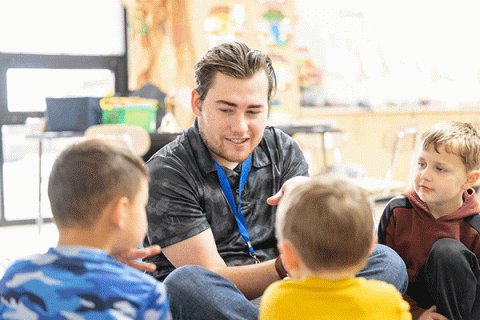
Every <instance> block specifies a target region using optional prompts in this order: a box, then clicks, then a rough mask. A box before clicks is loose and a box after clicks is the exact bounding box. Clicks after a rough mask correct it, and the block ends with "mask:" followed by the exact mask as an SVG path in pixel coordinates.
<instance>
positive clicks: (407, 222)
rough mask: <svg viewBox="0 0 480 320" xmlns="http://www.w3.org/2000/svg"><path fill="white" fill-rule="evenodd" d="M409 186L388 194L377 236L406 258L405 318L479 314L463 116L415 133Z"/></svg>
mask: <svg viewBox="0 0 480 320" xmlns="http://www.w3.org/2000/svg"><path fill="white" fill-rule="evenodd" d="M422 139H423V146H422V150H421V152H420V154H419V157H418V162H417V167H416V171H415V179H414V190H412V191H409V192H406V193H404V194H402V195H401V196H399V197H396V198H394V199H392V200H391V201H390V202H389V203H388V204H387V206H386V207H385V209H384V211H383V214H382V217H381V219H380V223H379V227H378V242H379V243H382V244H385V245H387V246H389V247H391V248H392V249H394V250H395V251H396V252H397V253H398V254H399V255H400V256H401V257H402V259H403V260H404V261H405V264H406V265H407V271H408V278H409V284H408V289H407V293H406V294H405V300H407V301H408V302H409V303H410V307H411V308H410V311H411V312H412V315H413V319H422V320H424V319H440V320H444V319H450V320H458V319H465V320H466V319H480V281H479V279H480V268H479V257H480V233H479V229H480V227H479V225H480V221H479V220H480V216H479V212H480V207H479V203H478V202H477V197H476V195H475V191H474V190H473V189H472V186H473V185H474V184H475V183H476V182H477V180H478V178H479V175H480V173H479V171H478V169H479V167H480V135H479V134H478V133H477V131H476V130H475V129H474V128H473V127H472V126H471V125H470V124H467V123H461V122H448V123H439V124H436V125H435V126H433V127H432V128H430V129H429V130H428V131H427V132H425V133H424V134H423V136H422Z"/></svg>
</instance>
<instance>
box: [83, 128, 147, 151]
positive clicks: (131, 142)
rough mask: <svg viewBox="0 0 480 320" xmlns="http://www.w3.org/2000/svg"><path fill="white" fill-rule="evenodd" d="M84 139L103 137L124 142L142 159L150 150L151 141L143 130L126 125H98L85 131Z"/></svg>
mask: <svg viewBox="0 0 480 320" xmlns="http://www.w3.org/2000/svg"><path fill="white" fill-rule="evenodd" d="M85 137H86V138H87V139H89V138H98V137H105V138H109V139H116V140H121V141H124V142H125V143H126V144H127V145H128V146H129V147H130V149H132V151H133V152H134V153H135V154H136V155H138V156H139V157H142V156H143V155H145V154H146V153H147V152H148V150H149V149H150V145H151V139H150V135H149V134H148V132H147V131H145V129H143V128H142V127H138V126H132V125H126V124H98V125H94V126H91V127H88V128H87V130H85Z"/></svg>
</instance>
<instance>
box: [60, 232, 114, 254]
mask: <svg viewBox="0 0 480 320" xmlns="http://www.w3.org/2000/svg"><path fill="white" fill-rule="evenodd" d="M57 245H58V246H82V247H92V248H98V249H101V250H103V251H106V252H107V253H109V254H111V253H112V252H111V251H112V248H111V247H110V245H109V244H108V241H107V240H106V239H104V237H103V236H102V235H101V234H95V232H90V231H86V230H85V229H81V230H79V229H77V228H62V229H59V230H58V243H57Z"/></svg>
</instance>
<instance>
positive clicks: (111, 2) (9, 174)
mask: <svg viewBox="0 0 480 320" xmlns="http://www.w3.org/2000/svg"><path fill="white" fill-rule="evenodd" d="M125 22H126V21H125V10H124V8H123V2H122V1H121V0H102V1H97V0H81V1H79V0H76V1H74V0H43V1H36V0H23V1H1V2H0V39H2V40H1V41H0V165H1V166H0V225H8V224H24V223H35V222H36V219H37V217H38V215H39V213H42V216H43V217H51V213H50V212H49V206H48V199H47V197H46V186H47V184H46V182H47V180H48V179H47V178H48V173H49V170H50V167H51V164H52V163H53V160H54V159H55V157H56V156H57V155H58V153H59V152H60V151H61V150H62V149H63V148H64V147H65V146H66V145H68V144H70V143H72V142H74V141H75V139H76V138H65V137H60V138H58V139H57V138H55V139H50V138H47V139H44V140H43V144H42V150H41V155H42V159H43V160H42V162H43V164H42V168H41V170H42V177H43V178H42V181H41V185H40V183H39V170H40V167H39V166H38V165H36V164H38V162H39V154H40V150H39V146H40V145H39V140H38V139H35V138H32V137H31V135H29V134H27V129H28V128H27V126H26V125H25V122H26V119H27V118H28V117H43V116H44V115H45V109H46V103H45V97H71V96H89V97H102V96H106V95H111V94H114V93H116V94H127V93H128V74H127V70H128V68H127V50H126V48H127V46H126V38H125V34H126V23H125ZM40 195H41V196H40Z"/></svg>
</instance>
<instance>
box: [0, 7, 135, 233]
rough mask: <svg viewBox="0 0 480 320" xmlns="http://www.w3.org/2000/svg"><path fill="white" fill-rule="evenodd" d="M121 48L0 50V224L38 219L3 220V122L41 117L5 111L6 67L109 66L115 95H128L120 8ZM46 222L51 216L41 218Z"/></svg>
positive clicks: (125, 16)
mask: <svg viewBox="0 0 480 320" xmlns="http://www.w3.org/2000/svg"><path fill="white" fill-rule="evenodd" d="M123 11H124V15H123V17H124V21H123V31H124V50H123V54H122V55H70V54H51V55H50V54H31V53H4V52H0V226H8V225H27V224H35V223H38V219H22V220H7V219H6V218H5V203H4V190H3V188H4V181H3V164H4V157H3V137H2V130H1V128H2V127H3V126H4V125H15V124H25V121H26V119H27V118H28V117H44V116H45V112H44V111H25V112H11V111H9V110H8V98H7V70H8V69H11V68H22V69H29V68H31V69H109V70H111V71H112V72H113V73H114V75H115V94H116V95H121V96H128V93H129V91H128V50H127V48H128V43H127V12H126V9H125V8H124V10H123ZM43 221H45V222H50V221H52V219H51V218H43Z"/></svg>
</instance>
